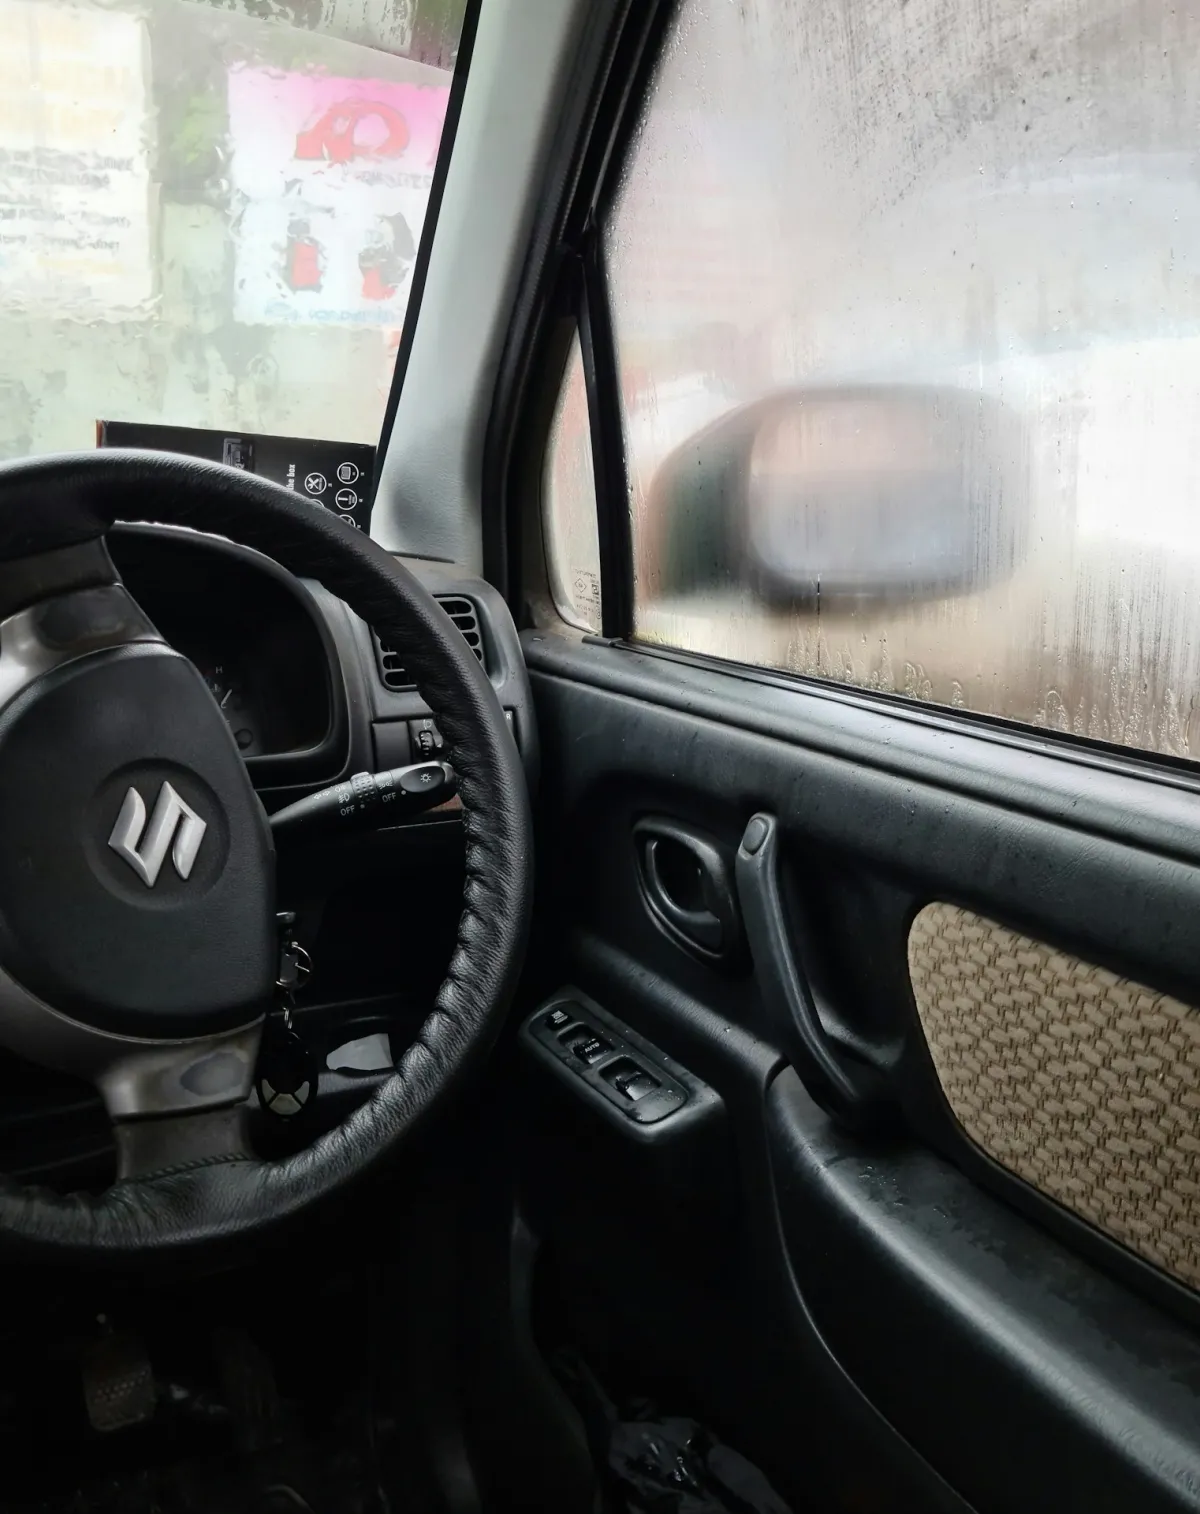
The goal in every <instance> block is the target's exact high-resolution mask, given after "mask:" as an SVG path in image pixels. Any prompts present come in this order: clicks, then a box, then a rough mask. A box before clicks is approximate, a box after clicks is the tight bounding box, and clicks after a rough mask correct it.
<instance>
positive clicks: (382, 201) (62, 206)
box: [0, 0, 465, 457]
mask: <svg viewBox="0 0 1200 1514" xmlns="http://www.w3.org/2000/svg"><path fill="white" fill-rule="evenodd" d="M464 9H465V0H369V3H367V4H363V3H362V0H280V3H279V4H277V5H273V6H272V7H270V13H271V19H263V17H262V14H261V11H262V8H261V7H259V6H257V5H255V4H252V3H251V0H246V3H245V5H244V6H243V5H240V4H233V5H230V6H228V7H226V6H218V5H217V4H215V3H212V4H210V3H187V0H110V3H106V4H102V5H101V4H95V5H89V4H74V3H72V4H60V3H58V0H0V457H19V456H24V455H28V454H33V453H41V452H50V451H56V450H60V449H72V448H86V447H91V446H93V445H95V422H96V421H97V419H100V418H104V419H109V420H136V421H154V422H164V423H168V424H174V425H190V426H205V427H228V428H232V429H239V430H249V431H260V432H272V433H278V434H283V435H299V436H313V437H323V438H329V439H331V440H341V441H357V442H369V443H374V442H375V441H376V440H377V438H378V434H379V429H380V424H381V421H382V417H383V412H384V407H385V405H386V402H387V394H388V389H389V386H390V382H391V372H392V367H393V365H394V362H395V355H396V346H397V339H398V334H399V330H400V328H401V326H402V324H403V321H404V314H405V307H406V304H407V300H408V290H409V284H410V280H411V274H412V265H413V261H414V258H415V255H416V247H417V244H418V242H419V240H420V235H421V229H422V225H423V222H424V216H425V207H426V204H427V202H428V199H429V191H430V186H431V183H432V177H433V168H434V163H435V161H436V158H437V153H438V149H439V143H440V140H441V134H442V125H443V122H444V119H445V114H446V105H447V101H448V98H449V87H450V80H451V73H452V70H453V66H454V58H455V54H456V50H457V46H458V38H459V33H460V31H461V27H462V20H463V12H464Z"/></svg>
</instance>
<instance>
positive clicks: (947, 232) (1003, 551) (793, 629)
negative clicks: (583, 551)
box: [607, 0, 1200, 757]
mask: <svg viewBox="0 0 1200 1514" xmlns="http://www.w3.org/2000/svg"><path fill="white" fill-rule="evenodd" d="M1197 119H1200V11H1197V10H1196V8H1195V7H1189V6H1186V5H1182V6H1168V5H1166V4H1160V3H1150V4H1145V5H1139V6H1131V5H1127V4H1124V3H1114V0H1096V3H1091V4H1088V5H1070V6H1062V5H1060V4H1057V3H1051V0H1032V3H1030V0H908V3H907V4H897V5H891V4H888V5H883V4H878V3H869V0H755V3H753V4H731V3H728V0H684V3H683V4H682V6H681V8H680V11H679V14H678V17H677V19H676V22H675V25H674V31H673V34H672V36H671V38H670V40H669V42H668V45H667V48H666V53H665V58H664V60H663V62H662V65H661V70H660V75H659V78H658V81H657V84H656V86H655V87H654V90H653V93H652V97H651V100H650V102H649V104H648V107H647V110H646V114H645V119H644V122H643V125H642V127H641V131H640V135H639V137H638V140H637V142H636V144H635V148H634V150H633V152H632V155H631V160H630V163H629V166H628V169H627V173H626V178H625V181H624V183H623V186H622V188H621V192H620V195H619V198H618V201H617V203H616V206H615V209H614V212H613V214H612V217H611V220H610V224H609V235H608V244H607V250H608V259H609V271H610V283H611V288H612V291H613V301H614V321H615V326H616V333H617V341H618V349H619V356H620V366H621V379H622V391H623V399H624V407H625V425H626V432H627V436H626V441H627V449H628V455H629V459H630V469H631V488H632V499H631V510H632V521H633V534H634V542H635V556H636V627H637V632H638V634H639V636H641V637H643V638H646V639H649V640H652V641H659V642H665V643H670V644H672V645H675V646H680V647H684V648H688V649H692V650H696V651H700V652H705V653H710V654H715V655H719V656H721V657H725V658H732V659H736V660H739V661H743V662H749V663H755V664H764V665H769V666H773V667H779V668H784V669H790V670H793V671H795V672H797V673H801V674H809V675H817V676H821V677H828V678H831V679H837V680H840V681H843V682H845V683H849V684H854V685H858V686H861V687H864V688H872V689H879V690H883V691H886V692H888V693H896V694H902V695H908V696H910V697H912V698H914V699H920V700H930V701H934V702H936V703H938V704H942V705H947V706H957V707H961V708H964V709H968V710H974V711H980V712H985V713H988V714H991V715H997V716H1002V717H1007V718H1011V719H1014V720H1017V721H1021V722H1026V723H1028V724H1031V725H1035V726H1044V727H1049V728H1053V729H1055V730H1061V731H1067V732H1073V733H1075V734H1077V735H1081V736H1088V737H1095V738H1099V739H1101V740H1105V741H1109V742H1116V743H1121V744H1124V745H1128V746H1134V747H1140V748H1144V749H1148V750H1150V751H1153V752H1159V753H1169V754H1176V755H1183V756H1191V757H1200V427H1197V424H1196V416H1197V415H1198V414H1200V174H1198V173H1197V167H1196V165H1197V158H1196V150H1195V143H1196V136H1195V132H1196V126H1195V123H1196V121H1197ZM697 480H700V481H701V482H702V483H703V484H704V487H700V486H699V484H698V482H697Z"/></svg>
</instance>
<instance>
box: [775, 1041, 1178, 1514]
mask: <svg viewBox="0 0 1200 1514" xmlns="http://www.w3.org/2000/svg"><path fill="white" fill-rule="evenodd" d="M767 1125H768V1135H769V1141H770V1148H771V1161H772V1169H773V1173H774V1181H775V1187H776V1195H777V1201H778V1204H779V1208H780V1215H781V1219H782V1224H783V1230H784V1235H785V1239H786V1242H787V1247H788V1253H789V1256H790V1258H791V1262H792V1266H793V1268H794V1269H795V1272H796V1278H797V1282H798V1284H799V1286H800V1288H801V1291H802V1292H803V1293H804V1296H805V1299H806V1301H807V1302H808V1305H809V1307H810V1308H811V1310H812V1312H813V1316H814V1319H815V1321H816V1323H817V1325H818V1327H819V1328H820V1329H821V1331H822V1333H823V1335H824V1337H825V1340H826V1343H827V1344H828V1345H829V1347H830V1349H831V1350H832V1351H833V1353H834V1355H835V1356H836V1357H837V1358H838V1360H839V1361H840V1362H841V1364H842V1365H843V1367H845V1369H846V1370H847V1371H848V1372H849V1373H850V1374H851V1376H852V1377H853V1378H854V1380H855V1381H856V1382H857V1383H858V1384H859V1385H860V1386H861V1387H862V1388H863V1389H864V1391H865V1392H867V1394H868V1395H869V1397H870V1398H871V1400H872V1402H874V1403H875V1404H876V1406H877V1407H878V1408H880V1409H881V1410H882V1411H883V1412H884V1413H885V1414H886V1415H887V1417H888V1418H889V1419H890V1420H891V1422H892V1423H893V1424H894V1425H895V1426H896V1428H897V1429H898V1430H900V1431H901V1433H902V1434H904V1435H905V1436H906V1438H907V1439H908V1440H909V1441H910V1442H911V1443H912V1445H913V1446H914V1447H915V1449H916V1450H917V1451H919V1452H920V1453H921V1454H922V1455H923V1456H925V1457H927V1458H928V1459H929V1460H930V1461H931V1462H933V1464H934V1465H936V1466H937V1467H938V1469H939V1470H940V1471H941V1472H942V1473H943V1475H945V1476H946V1477H948V1478H949V1480H950V1481H951V1483H952V1484H953V1485H954V1486H955V1487H956V1488H957V1489H958V1491H959V1492H960V1493H962V1494H963V1495H964V1496H965V1497H967V1498H969V1499H970V1500H972V1502H973V1503H974V1504H975V1506H976V1507H977V1508H978V1509H979V1510H980V1511H986V1510H997V1511H1000V1510H1012V1509H1018V1508H1019V1509H1022V1510H1029V1511H1036V1510H1046V1511H1047V1514H1050V1511H1054V1514H1057V1511H1059V1510H1063V1509H1081V1510H1082V1509H1086V1510H1088V1511H1089V1514H1104V1511H1118V1510H1120V1511H1128V1510H1131V1509H1137V1510H1139V1511H1146V1514H1150V1511H1154V1510H1167V1509H1170V1510H1185V1509H1186V1510H1195V1509H1200V1436H1198V1435H1197V1433H1196V1401H1197V1396H1198V1395H1200V1336H1197V1335H1196V1334H1194V1333H1192V1332H1191V1331H1188V1330H1184V1329H1182V1328H1180V1327H1179V1326H1178V1325H1177V1324H1176V1323H1175V1322H1174V1321H1173V1320H1172V1319H1170V1318H1169V1317H1166V1316H1163V1315H1160V1314H1159V1313H1158V1312H1157V1311H1156V1310H1155V1309H1153V1308H1152V1307H1151V1306H1150V1305H1148V1304H1145V1303H1143V1302H1142V1301H1141V1300H1139V1299H1138V1298H1136V1297H1135V1296H1132V1295H1130V1294H1129V1293H1127V1292H1125V1291H1124V1290H1123V1289H1122V1288H1121V1287H1120V1286H1119V1285H1117V1284H1114V1283H1112V1282H1110V1281H1109V1280H1108V1279H1107V1278H1106V1277H1104V1276H1103V1275H1102V1274H1101V1273H1099V1272H1096V1271H1094V1270H1093V1269H1092V1268H1090V1267H1089V1266H1088V1265H1087V1263H1086V1262H1083V1261H1080V1260H1079V1259H1078V1258H1077V1257H1076V1256H1075V1255H1073V1254H1072V1253H1071V1252H1070V1251H1068V1250H1067V1249H1066V1248H1064V1247H1062V1246H1060V1245H1059V1244H1058V1243H1057V1242H1056V1241H1054V1240H1052V1239H1050V1238H1048V1237H1045V1236H1042V1235H1040V1234H1039V1233H1038V1232H1037V1231H1035V1230H1031V1229H1030V1228H1029V1227H1028V1225H1027V1224H1026V1223H1025V1222H1024V1221H1023V1220H1022V1219H1021V1218H1020V1217H1018V1216H1015V1215H1013V1214H1012V1213H1011V1212H1010V1211H1009V1210H1007V1209H1006V1208H1005V1207H1004V1205H1002V1204H1000V1203H998V1202H997V1201H996V1200H995V1199H992V1198H990V1197H989V1196H988V1195H987V1194H985V1193H983V1192H981V1191H980V1190H979V1189H978V1188H976V1187H975V1186H974V1185H973V1184H972V1183H971V1182H970V1181H969V1180H968V1179H967V1178H965V1177H963V1176H962V1174H960V1173H959V1172H957V1171H956V1170H955V1169H954V1168H953V1167H951V1166H950V1165H949V1164H948V1163H945V1162H943V1161H942V1160H941V1159H940V1158H938V1157H936V1156H933V1155H932V1154H929V1153H926V1152H923V1151H920V1150H918V1149H916V1148H910V1147H896V1146H891V1147H880V1146H879V1145H877V1144H873V1143H872V1144H868V1143H863V1142H861V1141H859V1140H857V1139H856V1138H854V1137H851V1136H847V1135H845V1134H843V1133H840V1132H839V1131H838V1129H837V1127H836V1126H835V1125H834V1124H833V1123H832V1122H831V1121H829V1120H828V1119H827V1118H826V1117H825V1116H824V1115H823V1114H821V1112H820V1111H819V1110H818V1109H817V1107H816V1106H815V1104H813V1103H812V1101H811V1100H810V1099H809V1098H808V1096H807V1095H806V1094H805V1092H804V1090H803V1088H802V1086H801V1084H800V1082H799V1079H798V1078H797V1077H796V1076H795V1074H794V1073H792V1072H790V1071H787V1072H784V1073H781V1074H780V1076H779V1077H778V1078H777V1079H776V1080H775V1081H774V1083H773V1084H772V1086H771V1089H770V1091H769V1094H768V1099H767Z"/></svg>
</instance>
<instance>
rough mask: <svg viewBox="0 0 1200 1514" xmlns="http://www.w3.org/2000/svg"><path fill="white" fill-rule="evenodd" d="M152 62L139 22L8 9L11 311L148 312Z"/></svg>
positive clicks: (1, 211)
mask: <svg viewBox="0 0 1200 1514" xmlns="http://www.w3.org/2000/svg"><path fill="white" fill-rule="evenodd" d="M147 57H148V48H147V38H146V30H145V23H144V22H143V20H142V19H141V17H140V16H136V15H123V14H121V13H120V12H119V11H111V10H90V9H87V10H85V9H83V8H77V7H74V6H71V7H68V6H60V5H54V4H49V3H47V0H0V305H3V306H5V307H7V308H10V309H12V308H16V309H33V310H37V309H45V310H47V311H48V312H49V313H51V314H53V315H55V316H61V315H70V316H74V317H76V318H81V319H85V320H124V319H128V318H129V317H130V316H136V315H139V314H145V313H148V312H149V309H150V301H151V298H152V296H153V293H154V270H153V261H152V251H151V249H152V238H151V224H150V111H149V108H148V101H147V94H148V64H147Z"/></svg>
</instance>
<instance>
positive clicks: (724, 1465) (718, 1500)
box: [608, 1419, 790, 1514]
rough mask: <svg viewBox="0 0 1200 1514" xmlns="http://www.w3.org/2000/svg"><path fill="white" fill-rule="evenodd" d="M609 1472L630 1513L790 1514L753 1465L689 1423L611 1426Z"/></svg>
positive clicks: (646, 1421)
mask: <svg viewBox="0 0 1200 1514" xmlns="http://www.w3.org/2000/svg"><path fill="white" fill-rule="evenodd" d="M608 1470H609V1474H610V1477H611V1481H612V1483H613V1484H615V1488H614V1491H619V1492H620V1494H621V1496H622V1497H623V1498H624V1500H625V1503H626V1508H627V1509H628V1511H629V1514H790V1510H789V1509H788V1506H787V1505H786V1504H785V1503H784V1502H783V1500H782V1499H781V1498H780V1497H779V1495H778V1494H777V1493H776V1492H775V1490H774V1488H772V1487H771V1485H770V1483H769V1482H768V1481H767V1479H766V1478H765V1477H764V1476H763V1474H762V1473H761V1472H760V1471H759V1470H758V1468H757V1467H756V1466H754V1465H753V1464H752V1463H751V1462H748V1461H747V1460H746V1458H745V1457H744V1456H742V1455H740V1454H739V1453H738V1452H737V1451H734V1450H731V1449H730V1447H729V1446H725V1445H722V1444H721V1442H720V1441H719V1440H717V1438H716V1437H715V1436H714V1435H713V1434H712V1433H711V1432H710V1431H708V1430H706V1429H705V1428H704V1427H703V1426H702V1425H699V1424H697V1423H696V1421H695V1420H694V1419H636V1420H625V1421H620V1422H618V1423H617V1424H614V1425H613V1426H612V1430H611V1434H610V1437H609V1443H608Z"/></svg>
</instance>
